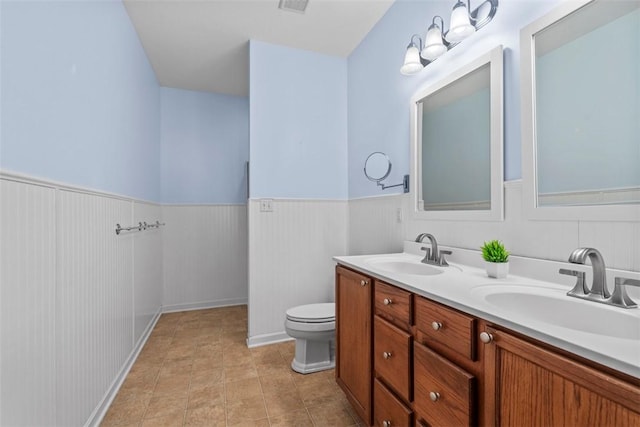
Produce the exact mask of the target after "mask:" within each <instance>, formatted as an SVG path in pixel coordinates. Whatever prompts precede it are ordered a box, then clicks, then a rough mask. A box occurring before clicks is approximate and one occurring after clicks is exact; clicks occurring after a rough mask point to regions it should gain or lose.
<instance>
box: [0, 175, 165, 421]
mask: <svg viewBox="0 0 640 427" xmlns="http://www.w3.org/2000/svg"><path fill="white" fill-rule="evenodd" d="M0 202H1V204H0V242H1V245H0V250H1V253H0V319H1V324H0V328H1V329H0V332H1V339H0V361H1V364H0V390H1V392H0V425H7V426H23V425H24V426H35V425H38V426H55V425H57V426H72V425H73V426H80V425H84V424H89V425H91V424H95V423H97V422H98V421H99V420H100V418H101V416H102V414H103V413H104V410H105V409H106V407H107V405H108V402H109V401H110V399H111V398H112V397H113V393H114V392H115V390H116V389H117V386H118V385H119V381H120V380H121V379H122V378H123V376H124V374H125V373H126V371H127V369H128V367H129V365H128V363H130V362H131V361H132V360H133V357H134V356H135V354H136V352H137V350H138V349H139V347H140V346H141V345H142V343H143V341H144V339H146V335H144V333H143V331H147V332H148V330H149V326H150V325H152V323H153V322H154V321H155V319H157V315H158V313H159V311H160V301H161V292H162V287H161V262H162V257H161V249H160V247H161V245H160V243H159V242H160V240H161V233H162V230H153V231H152V230H148V231H143V232H132V233H122V234H121V235H119V236H118V235H116V234H115V225H116V224H117V223H119V224H121V225H122V226H128V225H132V224H134V223H135V222H134V220H135V221H136V222H137V221H139V220H141V221H147V222H153V221H155V220H158V219H160V218H159V214H160V207H159V206H158V205H154V204H150V203H142V202H140V203H139V202H137V201H133V200H131V199H126V198H122V197H118V196H115V195H110V194H105V193H99V192H92V191H88V190H84V189H78V188H72V187H69V186H63V185H60V184H56V183H47V182H45V181H42V180H35V179H29V178H28V177H19V176H16V175H11V174H7V173H1V174H0ZM147 215H148V216H147ZM143 216H144V219H142V218H143Z"/></svg>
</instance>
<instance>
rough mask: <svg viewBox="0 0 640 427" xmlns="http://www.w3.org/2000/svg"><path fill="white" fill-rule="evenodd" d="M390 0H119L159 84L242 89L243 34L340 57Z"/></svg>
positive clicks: (245, 88) (245, 85)
mask: <svg viewBox="0 0 640 427" xmlns="http://www.w3.org/2000/svg"><path fill="white" fill-rule="evenodd" d="M393 1H394V0H309V5H308V6H307V10H306V12H305V13H304V14H300V13H295V12H289V11H284V10H281V9H278V0H123V2H124V5H125V7H126V9H127V11H128V13H129V16H130V17H131V21H132V22H133V25H134V26H135V28H136V31H137V32H138V35H139V37H140V40H141V41H142V45H143V46H144V49H145V51H146V53H147V56H148V57H149V61H150V62H151V65H152V66H153V69H154V70H155V73H156V76H157V77H158V80H159V82H160V85H162V86H167V87H175V88H181V89H190V90H200V91H208V92H216V93H223V94H229V95H242V96H246V95H248V92H249V43H248V42H249V40H250V39H256V40H261V41H264V42H268V43H274V44H278V45H283V46H289V47H294V48H299V49H306V50H311V51H315V52H320V53H325V54H328V55H333V56H340V57H347V56H348V55H349V54H350V53H351V52H352V51H353V50H354V49H355V48H356V47H357V46H358V44H359V43H360V42H361V41H362V39H364V37H365V36H366V35H367V33H368V32H369V31H370V30H371V28H373V26H374V25H375V24H376V22H378V20H380V18H381V17H382V16H383V15H384V14H385V12H386V11H387V10H388V9H389V7H390V6H391V4H392V3H393Z"/></svg>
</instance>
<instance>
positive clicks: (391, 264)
mask: <svg viewBox="0 0 640 427" xmlns="http://www.w3.org/2000/svg"><path fill="white" fill-rule="evenodd" d="M369 264H370V265H371V266H372V267H375V268H378V269H380V270H383V271H387V272H389V273H399V274H413V275H417V276H434V275H436V274H442V273H444V271H443V270H441V269H439V268H436V267H433V266H430V265H427V264H423V263H421V262H410V261H400V260H389V259H383V260H373V261H370V262H369ZM443 268H446V267H443Z"/></svg>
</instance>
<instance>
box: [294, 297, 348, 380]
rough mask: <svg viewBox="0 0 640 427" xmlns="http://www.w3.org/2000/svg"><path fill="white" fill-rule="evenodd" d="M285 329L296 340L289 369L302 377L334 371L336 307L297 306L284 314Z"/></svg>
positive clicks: (327, 304) (331, 304)
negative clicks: (326, 370) (312, 373)
mask: <svg viewBox="0 0 640 427" xmlns="http://www.w3.org/2000/svg"><path fill="white" fill-rule="evenodd" d="M284 328H285V331H286V332H287V334H288V335H289V336H290V337H293V338H295V339H296V354H295V356H294V358H293V361H292V362H291V369H293V370H294V371H296V372H300V373H301V374H309V373H311V372H318V371H324V370H325V369H332V368H333V367H335V364H336V362H335V350H334V342H335V335H336V317H335V304H334V303H322V304H309V305H300V306H297V307H293V308H290V309H289V310H287V319H286V320H285V323H284Z"/></svg>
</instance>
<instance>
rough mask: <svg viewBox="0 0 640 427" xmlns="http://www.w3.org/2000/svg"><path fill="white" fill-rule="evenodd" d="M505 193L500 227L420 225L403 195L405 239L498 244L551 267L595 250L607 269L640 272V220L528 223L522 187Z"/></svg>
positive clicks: (517, 184)
mask: <svg viewBox="0 0 640 427" xmlns="http://www.w3.org/2000/svg"><path fill="white" fill-rule="evenodd" d="M504 189H505V219H504V221H501V222H500V221H498V222H491V221H483V222H475V221H425V220H417V219H414V218H412V215H411V212H412V206H411V197H408V196H409V195H405V196H403V207H404V208H403V210H404V211H405V212H408V215H407V217H408V221H407V222H406V224H405V225H406V226H405V234H404V238H405V239H407V240H413V239H415V237H416V236H417V235H418V234H419V233H423V232H428V233H431V234H433V235H434V236H436V238H437V239H438V242H439V243H442V244H443V245H446V246H454V247H459V248H467V249H478V248H479V247H480V246H481V245H482V243H483V242H484V241H487V240H492V239H500V240H502V241H503V242H504V243H505V245H506V246H507V249H508V250H509V251H510V252H511V253H512V254H514V255H520V256H523V257H529V258H539V259H546V260H552V261H566V260H567V259H568V258H569V254H570V253H571V252H572V251H573V250H574V249H576V248H579V247H594V248H597V249H598V250H600V252H602V255H603V256H604V260H605V262H606V265H607V267H609V268H616V269H620V270H631V271H640V218H638V221H635V222H618V221H609V222H606V221H575V220H571V221H540V220H529V219H527V218H526V217H525V215H524V214H523V210H522V206H523V200H522V181H520V180H517V181H508V182H505V184H504ZM388 227H393V224H391V223H389V224H388ZM371 232H374V230H371Z"/></svg>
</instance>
